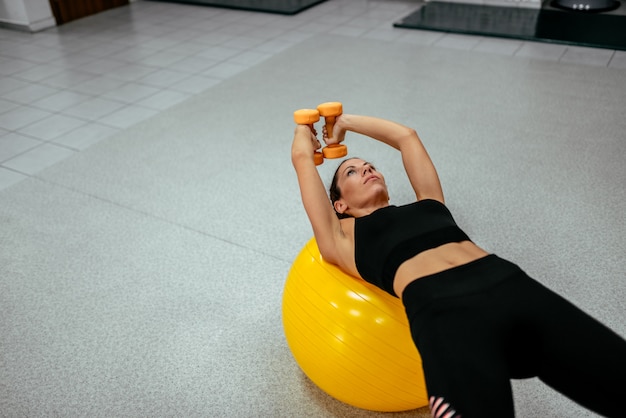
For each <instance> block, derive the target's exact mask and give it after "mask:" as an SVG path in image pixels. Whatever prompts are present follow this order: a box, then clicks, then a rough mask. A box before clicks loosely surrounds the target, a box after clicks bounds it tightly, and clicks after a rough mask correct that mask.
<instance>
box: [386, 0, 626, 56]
mask: <svg viewBox="0 0 626 418" xmlns="http://www.w3.org/2000/svg"><path fill="white" fill-rule="evenodd" d="M394 26H395V27H399V28H410V29H424V30H434V31H441V32H451V33H464V34H472V35H482V36H495V37H502V38H515V39H524V40H532V41H541V42H552V43H564V44H573V45H581V46H591V47H598V48H609V49H620V50H626V6H625V5H624V3H622V4H620V5H619V6H618V7H617V8H616V9H614V10H611V11H608V12H602V13H600V12H584V11H573V10H563V9H561V8H557V7H553V6H551V5H550V4H549V3H544V5H543V7H542V8H541V9H527V8H517V7H496V6H482V5H474V4H466V3H448V2H429V3H426V4H425V5H424V6H423V7H421V8H420V9H419V10H417V11H415V12H413V13H412V14H410V15H409V16H407V17H405V18H404V19H402V20H400V21H399V22H396V23H395V24H394Z"/></svg>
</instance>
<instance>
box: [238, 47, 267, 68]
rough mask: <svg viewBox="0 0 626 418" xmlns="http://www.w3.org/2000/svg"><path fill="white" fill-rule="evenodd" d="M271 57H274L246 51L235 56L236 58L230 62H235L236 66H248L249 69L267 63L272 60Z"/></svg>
mask: <svg viewBox="0 0 626 418" xmlns="http://www.w3.org/2000/svg"><path fill="white" fill-rule="evenodd" d="M271 56H272V55H271V54H265V53H263V52H257V51H245V52H242V53H241V54H238V55H235V56H234V57H232V58H230V59H229V60H228V61H229V62H234V63H236V64H243V65H247V66H248V67H251V66H253V65H256V64H258V63H260V62H262V61H265V60H266V59H268V58H271Z"/></svg>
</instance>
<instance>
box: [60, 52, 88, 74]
mask: <svg viewBox="0 0 626 418" xmlns="http://www.w3.org/2000/svg"><path fill="white" fill-rule="evenodd" d="M97 59H98V57H95V56H93V55H89V54H87V53H84V52H76V53H70V54H66V55H63V56H61V57H59V58H58V59H56V60H54V61H52V62H51V65H55V66H57V67H62V68H65V69H66V70H71V69H73V68H76V67H78V66H80V65H85V64H87V63H89V62H92V61H95V60H97Z"/></svg>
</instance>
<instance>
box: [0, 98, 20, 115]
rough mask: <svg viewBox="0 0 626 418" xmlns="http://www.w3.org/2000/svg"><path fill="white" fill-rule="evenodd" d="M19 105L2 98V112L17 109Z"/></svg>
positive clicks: (0, 109)
mask: <svg viewBox="0 0 626 418" xmlns="http://www.w3.org/2000/svg"><path fill="white" fill-rule="evenodd" d="M18 106H19V105H18V104H17V103H13V102H9V101H7V100H3V99H0V114H2V113H4V112H8V111H9V110H12V109H15V108H16V107H18Z"/></svg>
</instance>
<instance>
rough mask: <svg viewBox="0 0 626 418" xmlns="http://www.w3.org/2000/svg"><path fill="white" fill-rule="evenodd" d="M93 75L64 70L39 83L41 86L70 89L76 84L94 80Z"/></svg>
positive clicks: (94, 76)
mask: <svg viewBox="0 0 626 418" xmlns="http://www.w3.org/2000/svg"><path fill="white" fill-rule="evenodd" d="M96 77H97V76H96V75H95V74H91V73H86V72H84V71H76V70H64V71H62V72H60V73H58V74H56V75H53V76H52V77H48V78H46V79H44V80H42V81H41V84H45V85H47V86H52V87H57V88H70V87H74V86H76V85H77V84H80V83H82V82H85V81H87V80H92V79H94V78H96Z"/></svg>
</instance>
